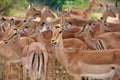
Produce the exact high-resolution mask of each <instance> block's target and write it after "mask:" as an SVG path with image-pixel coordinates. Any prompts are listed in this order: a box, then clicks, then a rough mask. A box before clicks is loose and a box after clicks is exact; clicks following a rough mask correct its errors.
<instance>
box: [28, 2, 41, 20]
mask: <svg viewBox="0 0 120 80" xmlns="http://www.w3.org/2000/svg"><path fill="white" fill-rule="evenodd" d="M33 16H34V18H36V17H41V11H40V10H37V9H35V8H34V7H33V5H32V4H31V3H30V4H29V7H28V9H27V11H26V19H27V18H31V17H33Z"/></svg>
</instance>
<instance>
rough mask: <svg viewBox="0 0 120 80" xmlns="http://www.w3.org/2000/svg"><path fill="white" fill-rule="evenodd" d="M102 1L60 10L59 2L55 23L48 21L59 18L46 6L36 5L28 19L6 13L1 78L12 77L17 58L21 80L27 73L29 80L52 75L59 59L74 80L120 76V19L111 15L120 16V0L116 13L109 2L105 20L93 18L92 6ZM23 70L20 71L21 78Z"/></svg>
mask: <svg viewBox="0 0 120 80" xmlns="http://www.w3.org/2000/svg"><path fill="white" fill-rule="evenodd" d="M98 6H99V4H98V3H96V2H95V1H94V0H90V3H89V7H88V9H86V10H72V9H71V10H70V9H69V8H67V9H65V10H62V11H61V12H60V10H59V8H60V7H61V6H59V7H58V9H57V17H59V19H58V20H56V21H54V22H50V21H48V20H47V18H48V17H50V18H53V19H54V18H56V15H55V13H53V12H52V11H51V10H50V9H49V8H48V7H47V6H44V7H43V8H42V9H41V10H37V9H36V8H34V7H33V5H32V4H30V5H29V7H28V9H27V11H26V16H25V18H24V19H17V18H16V19H14V18H11V17H6V16H2V17H1V20H0V40H1V41H0V47H1V48H0V62H1V63H3V64H2V65H4V67H5V69H4V70H0V71H1V72H0V73H1V74H0V78H1V79H2V80H9V77H10V76H9V72H10V70H11V64H12V63H14V64H15V66H17V68H18V69H19V70H20V69H21V66H22V80H26V78H27V73H28V75H29V77H30V80H37V79H41V80H51V79H49V73H50V72H51V71H55V64H56V63H55V62H56V61H55V60H56V59H57V60H58V62H60V64H61V65H62V66H63V67H64V68H65V70H66V71H67V73H68V74H70V75H71V76H72V77H73V78H74V80H119V79H120V23H114V22H113V23H112V22H111V23H110V22H107V21H108V20H107V18H108V17H113V18H115V17H116V14H118V21H119V20H120V8H119V6H118V2H115V6H114V7H115V10H116V11H114V12H113V10H112V9H111V8H110V6H109V5H106V6H105V10H104V12H103V15H102V16H101V18H100V19H98V20H90V19H88V16H89V14H90V12H91V11H92V8H93V7H98ZM100 6H101V7H103V8H104V6H103V5H102V4H100ZM76 17H77V18H76ZM36 18H39V19H40V21H36ZM82 18H85V19H82ZM51 68H53V69H52V70H51ZM27 70H28V71H27ZM3 73H4V74H5V77H4V78H3V76H2V74H3ZM20 74H21V72H20V71H19V74H18V79H17V80H20V79H21V76H20ZM65 80H66V79H65ZM67 80H71V79H67Z"/></svg>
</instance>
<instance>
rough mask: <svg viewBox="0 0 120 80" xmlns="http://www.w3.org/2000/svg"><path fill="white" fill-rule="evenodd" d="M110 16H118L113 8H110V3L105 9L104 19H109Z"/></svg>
mask: <svg viewBox="0 0 120 80" xmlns="http://www.w3.org/2000/svg"><path fill="white" fill-rule="evenodd" d="M108 16H110V17H113V18H115V17H116V14H115V13H114V12H113V11H112V9H111V8H109V6H108V5H106V9H105V11H104V12H103V15H102V19H103V20H104V21H107V18H108Z"/></svg>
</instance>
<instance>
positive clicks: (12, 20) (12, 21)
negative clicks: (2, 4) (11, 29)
mask: <svg viewBox="0 0 120 80" xmlns="http://www.w3.org/2000/svg"><path fill="white" fill-rule="evenodd" d="M14 24H15V20H14V19H13V18H12V19H10V26H12V25H14Z"/></svg>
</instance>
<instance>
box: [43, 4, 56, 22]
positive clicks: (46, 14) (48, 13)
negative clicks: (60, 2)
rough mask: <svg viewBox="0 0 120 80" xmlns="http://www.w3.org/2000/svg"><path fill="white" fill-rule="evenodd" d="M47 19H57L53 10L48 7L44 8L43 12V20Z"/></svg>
mask: <svg viewBox="0 0 120 80" xmlns="http://www.w3.org/2000/svg"><path fill="white" fill-rule="evenodd" d="M47 17H50V18H55V15H54V14H53V13H52V12H51V10H50V9H49V8H48V6H44V7H43V9H42V10H41V19H45V20H46V18H47Z"/></svg>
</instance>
